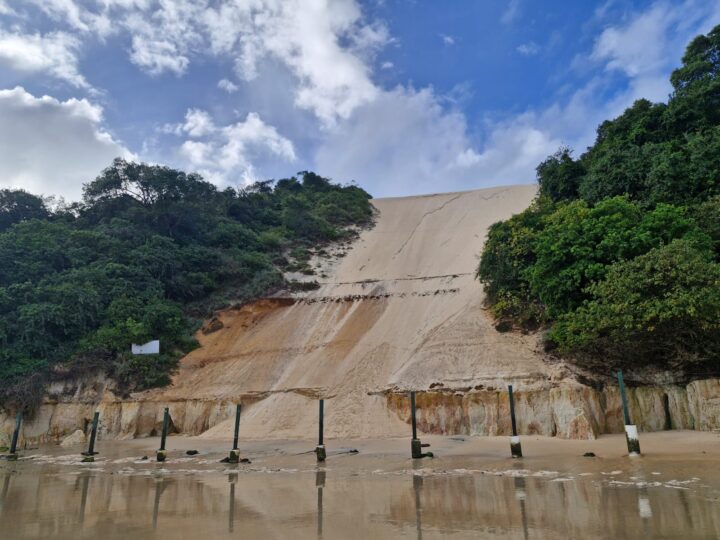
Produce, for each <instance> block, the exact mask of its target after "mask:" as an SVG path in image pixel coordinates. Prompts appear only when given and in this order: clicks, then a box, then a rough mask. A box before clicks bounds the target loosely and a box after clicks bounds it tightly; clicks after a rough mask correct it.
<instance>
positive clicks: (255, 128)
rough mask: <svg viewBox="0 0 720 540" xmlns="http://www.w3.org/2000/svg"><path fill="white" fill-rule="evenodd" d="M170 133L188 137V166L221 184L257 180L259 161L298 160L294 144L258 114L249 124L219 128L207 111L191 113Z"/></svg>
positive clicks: (183, 152) (184, 151)
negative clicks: (256, 164)
mask: <svg viewBox="0 0 720 540" xmlns="http://www.w3.org/2000/svg"><path fill="white" fill-rule="evenodd" d="M164 131H165V132H166V133H174V134H176V135H187V136H189V137H191V138H190V139H186V140H185V141H183V143H182V144H181V145H180V147H179V150H178V153H179V155H180V156H181V158H182V159H184V160H186V162H187V164H188V165H189V166H191V167H192V168H194V169H197V170H198V172H200V173H201V174H203V175H204V176H205V177H206V178H208V179H209V180H211V181H213V182H215V183H217V184H220V185H224V184H231V183H236V182H237V180H240V181H242V182H248V181H252V180H255V166H254V165H253V162H254V160H255V159H258V158H260V159H262V158H268V157H271V158H274V159H277V158H280V159H282V160H283V161H285V162H288V163H291V162H294V161H295V160H296V159H297V156H296V154H295V147H294V146H293V144H292V142H291V141H290V140H289V139H287V138H285V137H283V136H282V135H280V134H279V133H278V131H277V129H275V127H274V126H271V125H268V124H266V123H265V122H264V121H263V120H262V118H260V116H259V115H258V114H257V113H249V114H248V115H247V116H246V117H245V120H243V121H241V122H236V123H233V124H229V125H226V126H217V125H215V123H214V122H213V121H212V119H211V117H210V115H209V114H208V113H207V112H206V111H202V110H198V109H190V110H188V111H187V113H186V114H185V121H184V122H183V123H182V124H177V125H175V126H169V127H166V129H165V130H164Z"/></svg>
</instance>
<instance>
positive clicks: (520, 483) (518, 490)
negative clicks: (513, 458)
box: [514, 476, 528, 540]
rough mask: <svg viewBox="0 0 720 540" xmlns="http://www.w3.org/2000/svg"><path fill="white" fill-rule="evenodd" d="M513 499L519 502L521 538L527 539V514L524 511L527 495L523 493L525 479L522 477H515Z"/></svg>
mask: <svg viewBox="0 0 720 540" xmlns="http://www.w3.org/2000/svg"><path fill="white" fill-rule="evenodd" d="M514 480H515V498H516V499H517V500H518V501H519V502H520V516H521V518H522V527H523V538H524V539H525V540H527V539H528V521H527V512H526V511H525V499H526V498H527V494H526V493H525V479H524V478H522V477H518V476H516V477H515V479H514Z"/></svg>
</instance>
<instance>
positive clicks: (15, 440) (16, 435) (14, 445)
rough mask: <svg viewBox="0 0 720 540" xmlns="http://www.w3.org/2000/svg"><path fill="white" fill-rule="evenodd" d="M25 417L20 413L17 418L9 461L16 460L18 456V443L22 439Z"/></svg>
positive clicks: (8, 456)
mask: <svg viewBox="0 0 720 540" xmlns="http://www.w3.org/2000/svg"><path fill="white" fill-rule="evenodd" d="M22 420H23V415H22V412H20V411H18V413H17V415H16V416H15V430H14V431H13V436H12V441H11V442H10V453H9V454H8V455H7V458H8V459H9V460H16V459H17V457H18V455H17V443H18V438H19V437H20V425H21V424H22Z"/></svg>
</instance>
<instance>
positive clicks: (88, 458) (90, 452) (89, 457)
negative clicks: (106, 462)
mask: <svg viewBox="0 0 720 540" xmlns="http://www.w3.org/2000/svg"><path fill="white" fill-rule="evenodd" d="M99 419H100V413H99V412H98V411H95V414H94V415H93V421H92V430H91V431H90V442H89V444H88V449H87V452H83V453H82V455H83V456H85V457H84V458H83V460H82V461H83V463H92V462H93V461H95V457H94V456H95V454H97V452H96V451H95V439H96V437H97V428H98V420H99Z"/></svg>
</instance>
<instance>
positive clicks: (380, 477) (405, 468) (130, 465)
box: [0, 431, 720, 540]
mask: <svg viewBox="0 0 720 540" xmlns="http://www.w3.org/2000/svg"><path fill="white" fill-rule="evenodd" d="M423 441H424V442H429V443H431V445H432V446H431V448H430V450H432V451H433V452H435V453H436V456H437V457H435V458H433V459H423V460H416V461H413V460H411V459H409V450H410V448H409V447H410V441H409V439H384V440H346V441H342V440H329V441H327V449H328V459H327V461H326V463H325V464H321V465H318V464H316V462H315V456H314V454H313V453H312V449H313V447H314V443H313V442H312V441H310V440H304V441H303V440H300V441H270V442H263V441H242V440H241V444H240V446H241V452H242V455H243V456H244V457H248V458H250V459H251V461H252V463H250V464H240V465H237V466H233V465H226V464H222V463H219V460H220V459H221V458H222V457H223V456H224V455H226V454H227V449H228V448H229V446H230V444H229V443H228V442H225V441H210V440H206V439H198V438H191V437H181V436H176V437H170V438H169V439H168V448H169V459H168V461H167V462H165V463H162V464H161V463H156V462H155V461H154V459H153V458H154V451H155V449H156V448H157V446H158V440H157V439H141V440H132V441H122V442H118V441H100V443H99V445H98V450H99V451H100V452H101V453H100V454H99V455H98V456H97V461H96V462H95V463H94V464H82V463H80V461H79V458H80V456H79V452H80V451H81V448H75V449H63V448H60V447H57V446H47V447H41V448H38V449H36V450H27V451H25V452H23V454H22V458H21V459H20V460H19V461H18V462H15V463H12V462H7V461H0V537H1V538H3V539H5V538H10V539H15V538H23V539H29V538H68V539H70V538H72V539H80V538H101V539H103V540H108V539H116V538H118V539H119V538H138V539H145V538H236V537H237V538H240V537H242V538H300V539H305V538H350V539H367V538H382V539H385V538H402V537H407V538H425V539H428V538H457V539H464V538H478V537H481V538H598V539H599V538H679V537H682V538H717V537H718V536H720V467H718V465H720V435H718V434H714V433H700V432H691V431H674V432H661V433H650V434H641V444H642V446H643V452H644V455H643V456H641V457H639V458H630V457H628V456H626V455H625V454H626V450H625V442H624V439H623V437H622V436H614V435H612V436H604V437H602V438H600V439H598V440H595V441H565V440H559V439H550V438H542V437H523V438H522V443H523V451H524V453H525V457H524V458H522V459H516V460H513V459H511V458H509V440H508V438H507V437H482V438H480V437H478V438H470V437H423ZM351 448H352V449H357V450H359V453H357V454H348V453H344V452H346V451H347V450H348V449H351ZM187 449H197V450H199V451H200V453H199V454H198V455H196V456H191V457H190V456H186V455H185V450H187ZM585 452H594V453H595V454H596V455H597V457H594V458H590V457H583V456H582V454H583V453H585ZM145 455H146V456H148V457H149V458H150V459H148V460H141V459H140V458H141V457H142V456H145Z"/></svg>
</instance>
